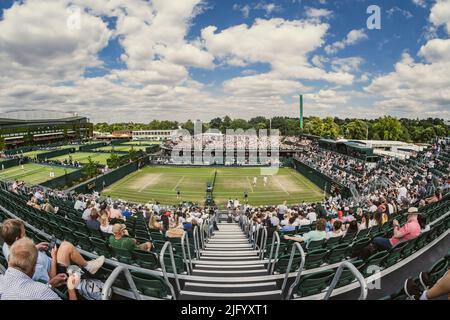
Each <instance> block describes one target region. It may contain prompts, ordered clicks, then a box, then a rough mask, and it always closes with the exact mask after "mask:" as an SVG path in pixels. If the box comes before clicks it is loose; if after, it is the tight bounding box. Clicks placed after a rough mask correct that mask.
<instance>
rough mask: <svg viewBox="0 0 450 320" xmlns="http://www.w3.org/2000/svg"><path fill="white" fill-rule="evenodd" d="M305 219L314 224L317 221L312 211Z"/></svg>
mask: <svg viewBox="0 0 450 320" xmlns="http://www.w3.org/2000/svg"><path fill="white" fill-rule="evenodd" d="M306 218H307V219H308V220H309V221H311V222H314V221H316V220H317V214H316V213H315V212H314V211H311V212H308V214H307V215H306Z"/></svg>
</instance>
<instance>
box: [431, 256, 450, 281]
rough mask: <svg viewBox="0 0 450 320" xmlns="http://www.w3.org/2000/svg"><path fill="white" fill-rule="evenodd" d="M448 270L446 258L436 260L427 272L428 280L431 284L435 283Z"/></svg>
mask: <svg viewBox="0 0 450 320" xmlns="http://www.w3.org/2000/svg"><path fill="white" fill-rule="evenodd" d="M448 269H449V262H448V259H447V258H445V257H444V258H442V259H440V260H438V261H437V262H436V263H435V264H434V265H433V266H432V267H431V268H430V270H429V271H428V273H429V275H430V280H431V281H432V282H433V283H435V282H437V281H438V280H439V279H440V278H442V277H443V276H444V274H445V273H446V272H447V270H448Z"/></svg>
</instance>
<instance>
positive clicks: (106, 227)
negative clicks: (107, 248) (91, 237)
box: [100, 213, 113, 234]
mask: <svg viewBox="0 0 450 320" xmlns="http://www.w3.org/2000/svg"><path fill="white" fill-rule="evenodd" d="M100 231H101V232H103V233H109V234H112V233H113V232H112V225H110V224H109V219H108V215H107V214H106V213H105V214H103V215H102V216H101V217H100Z"/></svg>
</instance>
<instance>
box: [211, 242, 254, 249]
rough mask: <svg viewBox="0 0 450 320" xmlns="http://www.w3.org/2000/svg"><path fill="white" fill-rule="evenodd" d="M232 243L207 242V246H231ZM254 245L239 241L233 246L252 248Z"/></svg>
mask: <svg viewBox="0 0 450 320" xmlns="http://www.w3.org/2000/svg"><path fill="white" fill-rule="evenodd" d="M229 247H230V244H228V243H209V242H208V243H207V244H206V248H229ZM251 247H252V245H251V244H250V243H238V244H233V248H239V249H240V248H251Z"/></svg>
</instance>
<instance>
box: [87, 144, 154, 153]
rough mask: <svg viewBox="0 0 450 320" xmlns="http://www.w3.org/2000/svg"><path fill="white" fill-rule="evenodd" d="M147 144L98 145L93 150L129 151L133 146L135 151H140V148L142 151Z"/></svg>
mask: <svg viewBox="0 0 450 320" xmlns="http://www.w3.org/2000/svg"><path fill="white" fill-rule="evenodd" d="M147 147H148V146H138V145H134V146H131V145H130V146H129V145H117V146H105V147H100V148H97V149H95V150H98V151H105V152H111V151H113V150H114V151H125V152H128V151H130V150H131V148H133V149H134V150H135V151H140V150H142V151H145V149H146V148H147Z"/></svg>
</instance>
